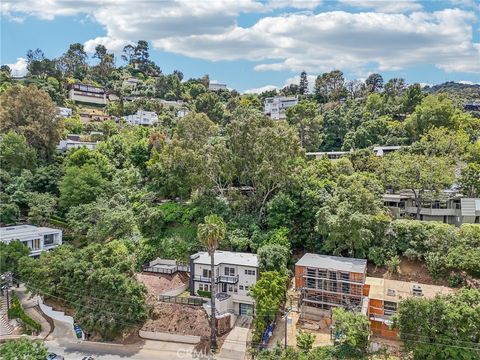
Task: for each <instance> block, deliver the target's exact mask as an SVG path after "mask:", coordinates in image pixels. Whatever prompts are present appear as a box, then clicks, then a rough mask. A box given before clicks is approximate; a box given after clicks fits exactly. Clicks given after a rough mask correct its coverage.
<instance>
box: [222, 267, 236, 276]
mask: <svg viewBox="0 0 480 360" xmlns="http://www.w3.org/2000/svg"><path fill="white" fill-rule="evenodd" d="M224 271H225V275H226V276H235V268H233V267H228V266H226V267H225V270H224Z"/></svg>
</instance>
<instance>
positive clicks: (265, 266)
mask: <svg viewBox="0 0 480 360" xmlns="http://www.w3.org/2000/svg"><path fill="white" fill-rule="evenodd" d="M257 254H258V268H259V270H260V271H261V272H265V271H277V272H279V273H281V274H284V273H285V272H286V270H287V264H288V259H289V258H290V251H289V250H288V248H287V247H285V246H282V245H278V244H267V245H263V246H261V247H260V248H259V249H258V251H257Z"/></svg>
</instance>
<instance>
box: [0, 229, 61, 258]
mask: <svg viewBox="0 0 480 360" xmlns="http://www.w3.org/2000/svg"><path fill="white" fill-rule="evenodd" d="M15 240H20V241H21V242H22V243H24V244H25V245H26V246H27V247H28V248H29V249H30V256H38V255H40V253H41V252H42V251H48V250H51V249H54V248H55V247H57V246H58V245H61V244H62V230H59V229H52V228H47V227H37V226H32V225H16V226H7V227H2V228H0V241H2V242H3V243H5V244H9V243H10V242H11V241H15Z"/></svg>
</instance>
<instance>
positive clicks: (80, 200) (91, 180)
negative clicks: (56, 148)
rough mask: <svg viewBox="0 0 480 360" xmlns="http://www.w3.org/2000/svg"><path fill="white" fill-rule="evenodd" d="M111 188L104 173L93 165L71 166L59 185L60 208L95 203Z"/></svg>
mask: <svg viewBox="0 0 480 360" xmlns="http://www.w3.org/2000/svg"><path fill="white" fill-rule="evenodd" d="M109 187H110V185H109V181H108V180H107V179H106V178H105V177H104V176H103V174H102V172H101V171H100V170H99V169H98V167H96V166H95V165H92V164H85V165H83V166H81V167H79V166H71V167H68V168H67V170H66V171H65V176H64V177H63V178H62V180H61V181H60V184H59V188H60V206H61V207H62V208H64V209H67V208H70V207H72V206H77V205H81V204H87V203H89V202H92V201H94V200H95V199H97V197H99V196H100V195H102V194H105V192H106V191H107V190H108V188H109Z"/></svg>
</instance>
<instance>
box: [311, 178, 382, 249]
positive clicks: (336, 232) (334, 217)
mask: <svg viewBox="0 0 480 360" xmlns="http://www.w3.org/2000/svg"><path fill="white" fill-rule="evenodd" d="M382 194H383V187H382V185H381V183H380V181H378V180H377V179H376V178H375V177H373V176H372V175H363V174H358V173H356V174H353V175H351V176H340V177H339V179H338V183H337V186H336V188H335V191H334V193H333V194H332V195H331V196H329V197H328V199H327V200H326V202H325V204H324V205H323V206H322V207H320V209H319V211H318V213H317V226H316V230H317V231H318V232H319V233H320V234H321V235H322V236H323V237H324V238H325V243H324V249H325V250H327V251H329V252H333V253H334V254H335V255H340V254H347V255H348V256H351V257H360V258H364V257H365V256H366V255H367V253H368V249H369V247H370V246H371V244H372V242H373V240H374V239H375V238H376V236H383V231H384V228H385V227H386V225H387V224H388V222H389V221H390V217H389V216H388V215H386V211H385V208H384V206H383V202H382V200H381V199H382V198H381V196H382Z"/></svg>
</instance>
